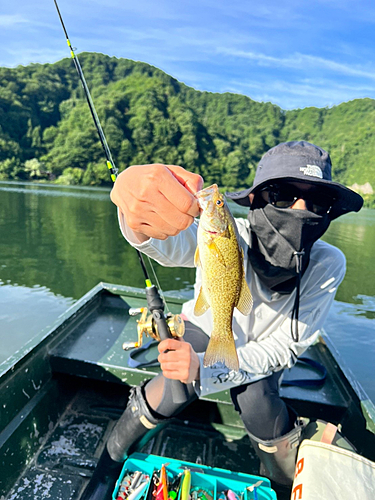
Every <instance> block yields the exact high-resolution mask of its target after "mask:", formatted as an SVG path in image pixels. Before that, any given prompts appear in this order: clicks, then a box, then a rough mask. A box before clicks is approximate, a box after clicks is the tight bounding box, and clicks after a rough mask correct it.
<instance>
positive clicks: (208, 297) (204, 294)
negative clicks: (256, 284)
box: [194, 184, 253, 371]
mask: <svg viewBox="0 0 375 500" xmlns="http://www.w3.org/2000/svg"><path fill="white" fill-rule="evenodd" d="M195 197H196V198H197V200H198V203H199V207H200V211H201V213H200V220H199V225H198V235H197V249H196V251H195V255H194V264H195V266H196V267H199V268H200V269H201V272H202V286H201V288H200V291H199V294H198V298H197V300H196V303H195V306H194V314H195V315H196V316H200V315H202V314H203V313H205V312H206V311H207V310H208V309H209V308H211V312H212V319H213V330H212V333H211V337H210V341H209V343H208V346H207V349H206V352H205V355H204V359H203V365H204V366H205V367H208V366H212V365H214V364H215V363H218V362H221V363H224V364H225V366H226V367H227V368H229V369H231V370H235V371H238V370H239V362H238V355H237V351H236V345H235V341H234V336H233V330H232V320H233V312H234V308H235V307H236V308H237V309H238V310H239V311H240V312H241V313H242V314H244V315H245V316H246V315H248V314H250V312H251V309H252V306H253V298H252V296H251V292H250V289H249V286H248V284H247V282H246V279H245V270H244V255H243V250H242V248H241V247H240V244H239V235H238V231H237V226H236V223H235V221H234V218H233V216H232V214H231V212H230V210H229V207H228V205H227V202H226V200H225V196H224V195H223V194H221V193H220V191H219V189H218V186H217V184H213V185H212V186H209V187H207V188H205V189H202V190H201V191H198V192H197V193H196V194H195Z"/></svg>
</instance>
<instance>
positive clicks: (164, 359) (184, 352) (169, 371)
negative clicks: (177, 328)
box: [158, 339, 199, 384]
mask: <svg viewBox="0 0 375 500" xmlns="http://www.w3.org/2000/svg"><path fill="white" fill-rule="evenodd" d="M158 349H159V352H160V354H159V357H158V360H159V363H160V366H161V369H162V371H163V375H164V376H165V377H166V378H170V379H173V380H180V381H181V382H183V383H185V384H188V383H191V382H192V381H193V380H197V379H198V377H199V358H198V355H197V354H196V352H195V351H194V349H193V348H192V346H191V345H190V344H189V343H187V342H185V341H183V340H182V339H180V340H175V339H167V340H163V341H162V342H160V343H159V346H158Z"/></svg>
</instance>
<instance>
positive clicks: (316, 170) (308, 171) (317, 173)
mask: <svg viewBox="0 0 375 500" xmlns="http://www.w3.org/2000/svg"><path fill="white" fill-rule="evenodd" d="M300 171H301V172H303V173H304V175H310V176H311V177H319V179H323V172H322V169H321V168H320V167H318V165H306V167H300Z"/></svg>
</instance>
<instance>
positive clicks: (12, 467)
mask: <svg viewBox="0 0 375 500" xmlns="http://www.w3.org/2000/svg"><path fill="white" fill-rule="evenodd" d="M142 301H144V295H143V293H139V294H138V293H133V292H132V293H130V292H129V291H128V290H126V289H125V287H123V288H121V289H117V288H114V287H113V288H112V289H108V288H106V287H105V286H100V287H97V288H96V289H94V290H93V291H92V292H91V293H90V294H88V295H87V296H85V298H83V299H81V301H79V303H77V304H76V305H75V306H74V307H72V308H71V309H70V310H69V311H68V312H67V314H66V315H65V316H64V317H62V318H61V320H60V322H59V324H58V325H55V326H54V328H53V330H51V331H50V332H48V333H47V334H45V333H44V334H43V335H42V336H41V338H40V339H37V342H38V343H37V344H36V345H35V347H34V348H33V349H30V352H28V353H27V354H25V355H24V356H23V358H22V359H21V360H20V361H19V362H18V363H16V364H15V365H14V366H13V367H12V368H11V369H9V371H8V373H7V374H6V375H4V376H3V377H2V384H1V387H0V390H1V391H2V394H4V395H5V398H4V403H3V407H4V408H5V410H4V411H3V412H2V414H1V428H0V456H1V455H2V456H3V458H2V459H0V470H1V471H6V476H5V475H4V476H3V477H0V479H1V481H0V499H1V500H4V499H5V500H14V499H17V500H18V499H20V500H29V499H30V500H31V499H35V498H38V499H43V498H52V499H61V500H65V499H66V500H67V499H71V500H78V499H79V498H80V497H81V495H82V492H83V490H84V488H85V486H86V484H87V482H88V480H89V478H90V477H91V475H92V473H93V470H94V469H95V467H96V464H97V462H98V459H99V457H100V454H101V452H102V450H103V449H104V446H105V442H106V440H107V437H108V435H109V433H110V431H111V429H112V427H113V425H114V423H115V422H116V420H117V418H118V417H119V416H120V415H121V413H122V411H123V409H124V408H125V406H126V402H127V398H128V394H129V390H130V387H131V386H132V385H136V384H139V383H140V382H141V381H142V380H144V379H145V378H150V377H153V376H155V375H156V374H157V373H158V368H141V369H139V368H129V367H128V357H129V352H128V351H124V350H123V349H122V344H123V342H129V341H131V340H133V341H134V340H135V336H136V319H135V318H134V317H131V316H129V314H128V310H129V308H130V307H135V306H137V307H139V306H140V305H145V304H144V302H142ZM181 302H182V301H181V300H176V301H173V299H171V300H169V301H168V303H169V307H170V309H171V311H172V312H178V311H179V310H180V307H181ZM306 354H307V356H308V357H309V358H310V359H313V360H315V361H318V362H320V363H322V364H323V365H324V366H325V368H326V370H327V376H326V379H325V381H324V384H323V385H321V386H317V387H294V386H283V387H282V389H281V393H282V396H283V398H284V399H285V400H286V401H287V402H288V403H289V404H291V405H292V406H293V408H294V409H295V410H296V411H297V412H298V413H299V414H300V415H301V416H304V417H309V418H322V419H324V420H329V421H331V422H333V423H336V424H337V423H342V424H343V427H344V429H345V430H347V432H346V436H347V437H348V438H349V439H350V440H352V442H353V443H354V444H355V445H357V447H358V448H359V451H361V452H363V451H365V455H366V453H367V456H369V452H368V450H367V452H366V450H363V446H364V443H366V437H367V436H368V437H369V438H371V439H372V441H371V440H370V441H368V446H369V449H370V447H371V443H373V442H374V440H373V434H372V433H369V432H367V430H366V422H365V419H364V418H363V415H362V414H361V412H360V410H359V409H358V407H357V406H358V405H357V406H354V405H353V401H354V398H355V394H354V392H353V390H352V389H351V387H350V385H348V383H347V381H346V379H345V377H344V376H343V374H342V372H341V370H340V368H339V367H338V366H337V363H336V362H335V360H334V358H333V357H332V356H331V354H330V352H329V350H328V349H327V348H326V346H325V344H324V343H323V342H318V343H317V344H315V345H314V346H312V347H311V348H309V350H308V351H307V353H306ZM145 355H146V357H147V356H151V357H153V356H154V354H153V353H152V352H149V353H146V354H145ZM318 376H319V374H317V373H316V372H314V371H312V370H311V369H307V368H306V367H304V366H298V365H297V366H296V367H294V368H293V369H292V370H290V372H289V373H287V374H286V376H285V379H301V378H304V379H306V378H308V379H314V378H316V377H318ZM353 422H355V425H353ZM365 447H366V445H365ZM137 451H142V452H145V453H152V454H155V455H160V456H163V457H169V458H176V459H179V460H183V461H188V462H194V463H197V464H204V465H208V466H212V467H220V468H224V469H229V470H232V471H234V472H244V473H248V474H254V475H257V473H258V470H259V462H258V459H257V458H256V456H255V454H254V452H253V450H252V448H251V446H250V442H249V440H248V438H247V436H246V433H245V430H244V428H243V426H242V422H241V421H240V419H239V417H238V415H237V414H236V412H235V411H234V409H233V405H232V404H231V401H230V395H229V393H228V391H225V392H221V393H218V394H214V395H212V396H210V397H207V398H205V399H203V400H199V401H196V402H195V403H193V404H192V405H191V406H189V407H188V408H187V409H186V410H184V412H183V413H181V414H180V415H178V417H177V418H176V419H173V420H171V421H169V422H168V425H166V426H164V427H163V428H161V429H160V428H158V430H157V433H156V434H154V435H150V434H148V435H147V438H146V439H145V441H144V442H143V443H141V444H140V445H139V447H138V450H137ZM369 458H371V457H369ZM278 498H280V499H283V498H288V496H286V497H283V495H280V496H278Z"/></svg>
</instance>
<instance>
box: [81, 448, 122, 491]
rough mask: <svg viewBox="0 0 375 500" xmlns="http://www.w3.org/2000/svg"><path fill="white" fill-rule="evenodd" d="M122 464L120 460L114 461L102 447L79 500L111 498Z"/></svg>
mask: <svg viewBox="0 0 375 500" xmlns="http://www.w3.org/2000/svg"><path fill="white" fill-rule="evenodd" d="M122 466H123V464H122V462H114V461H113V460H112V458H111V457H110V456H109V454H108V451H107V448H104V451H103V453H102V455H101V457H100V459H99V462H98V464H97V466H96V468H95V470H94V473H93V475H92V477H91V479H90V482H89V484H88V485H87V486H86V489H85V491H84V492H83V495H82V497H81V500H111V498H112V492H113V490H114V489H115V485H116V481H117V479H118V478H119V476H120V472H121V469H122Z"/></svg>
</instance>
